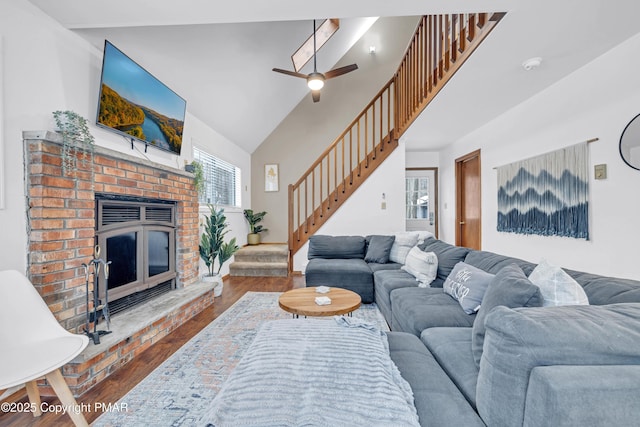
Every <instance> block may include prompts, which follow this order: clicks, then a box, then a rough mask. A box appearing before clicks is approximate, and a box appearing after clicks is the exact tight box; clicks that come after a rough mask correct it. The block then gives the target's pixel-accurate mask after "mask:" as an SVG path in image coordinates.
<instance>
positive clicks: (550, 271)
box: [529, 260, 589, 307]
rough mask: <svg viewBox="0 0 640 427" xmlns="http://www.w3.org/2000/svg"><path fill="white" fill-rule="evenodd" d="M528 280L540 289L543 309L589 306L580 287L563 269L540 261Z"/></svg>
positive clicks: (585, 295)
mask: <svg viewBox="0 0 640 427" xmlns="http://www.w3.org/2000/svg"><path fill="white" fill-rule="evenodd" d="M529 280H530V281H531V283H533V284H534V285H537V286H538V287H539V288H540V292H541V293H542V297H543V298H544V302H543V303H542V306H543V307H554V306H560V305H589V298H588V297H587V294H586V293H585V292H584V289H582V286H580V284H579V283H578V282H576V281H575V280H573V278H572V277H571V276H569V275H568V274H567V273H566V272H565V271H564V270H563V269H561V268H560V267H556V266H554V265H551V264H549V263H548V262H547V261H545V260H542V261H540V264H538V266H537V267H536V268H534V269H533V271H532V272H531V274H530V275H529Z"/></svg>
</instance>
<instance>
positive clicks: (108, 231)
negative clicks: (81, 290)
mask: <svg viewBox="0 0 640 427" xmlns="http://www.w3.org/2000/svg"><path fill="white" fill-rule="evenodd" d="M100 202H101V203H99V205H98V218H99V224H100V225H102V230H99V231H98V239H97V243H98V245H100V248H101V250H102V256H103V259H105V260H106V261H107V262H111V265H110V266H109V280H108V282H106V281H105V280H104V277H100V294H101V297H104V289H105V286H108V288H109V300H110V301H114V300H116V299H119V298H124V297H126V296H128V295H131V294H133V293H136V292H140V291H144V290H146V289H149V288H151V287H154V286H156V285H159V284H163V283H166V282H168V281H173V280H175V277H176V272H175V251H176V249H175V226H174V225H173V206H171V205H169V206H167V205H161V206H155V205H154V204H149V203H129V202H126V203H125V202H121V201H119V202H117V203H116V202H114V201H111V200H109V201H100ZM169 224H171V225H169Z"/></svg>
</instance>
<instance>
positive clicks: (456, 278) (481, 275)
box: [442, 261, 494, 314]
mask: <svg viewBox="0 0 640 427" xmlns="http://www.w3.org/2000/svg"><path fill="white" fill-rule="evenodd" d="M493 277H494V275H493V274H491V273H487V272H486V271H483V270H480V269H479V268H476V267H474V266H472V265H469V264H467V263H465V262H463V261H460V262H459V263H457V264H456V265H455V267H453V270H451V273H450V274H449V277H447V280H445V281H444V285H443V286H442V287H443V289H444V292H445V293H446V294H449V295H451V297H452V298H453V299H455V300H456V301H458V302H459V303H460V306H461V307H462V309H463V310H464V312H465V313H467V314H473V313H475V312H477V311H478V310H480V304H481V303H482V298H483V297H484V293H485V291H486V290H487V287H488V286H489V283H491V281H492V280H493Z"/></svg>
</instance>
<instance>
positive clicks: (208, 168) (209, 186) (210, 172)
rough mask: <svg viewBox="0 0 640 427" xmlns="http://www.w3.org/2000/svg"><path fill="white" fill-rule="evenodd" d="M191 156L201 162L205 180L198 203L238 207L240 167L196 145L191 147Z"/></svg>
mask: <svg viewBox="0 0 640 427" xmlns="http://www.w3.org/2000/svg"><path fill="white" fill-rule="evenodd" d="M193 158H194V160H197V161H199V162H200V163H202V166H203V169H204V178H205V181H206V188H205V191H204V193H203V194H201V195H200V200H199V201H200V203H211V204H212V205H217V206H234V207H240V206H241V202H240V194H241V185H242V180H241V179H240V168H238V167H236V166H234V165H232V164H231V163H228V162H225V161H224V160H221V159H219V158H217V157H215V156H212V155H211V154H209V153H207V152H206V151H204V150H201V149H199V148H197V147H193Z"/></svg>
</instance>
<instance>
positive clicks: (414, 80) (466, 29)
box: [289, 13, 504, 255]
mask: <svg viewBox="0 0 640 427" xmlns="http://www.w3.org/2000/svg"><path fill="white" fill-rule="evenodd" d="M503 16H504V13H493V14H491V16H490V15H489V14H487V13H463V14H449V15H428V16H423V17H422V18H421V20H420V23H419V24H418V27H417V29H416V31H415V33H414V35H413V38H412V39H411V42H410V44H409V47H408V48H407V50H406V52H405V55H404V57H403V59H402V62H401V63H400V66H399V68H398V70H397V71H396V73H395V74H394V76H393V77H392V78H391V80H390V81H389V82H388V83H387V84H386V85H385V86H384V87H383V88H382V89H381V90H380V92H378V94H377V95H376V96H375V97H374V98H373V100H372V101H371V102H370V103H369V104H368V105H367V106H366V107H365V108H364V109H363V110H362V112H361V113H360V114H359V115H358V116H357V117H356V118H355V120H353V122H351V124H350V125H349V126H347V128H346V130H345V131H344V132H342V134H341V135H340V136H338V138H336V139H335V141H333V143H332V144H331V145H330V146H329V147H328V148H327V149H326V150H325V151H324V152H323V153H322V154H321V155H320V157H318V159H317V160H316V161H315V162H314V163H313V164H312V165H311V167H310V168H309V169H307V171H306V172H305V173H304V174H303V175H302V177H301V178H300V179H299V180H298V181H297V182H296V183H295V184H292V185H289V250H290V254H291V255H293V254H294V253H295V252H297V251H298V249H300V248H301V247H302V246H303V245H304V244H305V243H306V242H307V240H308V239H309V237H310V236H312V235H313V234H314V233H315V232H316V231H317V230H318V229H319V228H320V227H321V226H322V225H323V224H324V223H325V222H326V221H327V219H329V217H331V215H333V213H335V212H336V210H337V209H338V208H339V207H340V206H341V205H342V204H343V203H344V202H345V201H346V200H347V199H348V198H349V197H350V196H351V194H353V193H354V192H355V190H356V189H357V188H358V187H359V186H360V185H361V184H362V183H363V182H364V181H365V180H366V179H367V178H368V177H369V176H370V175H371V174H372V173H373V171H374V170H375V169H376V168H377V167H378V166H379V165H380V164H381V163H382V162H383V161H384V160H385V159H386V158H387V157H388V156H389V154H391V152H392V151H393V150H394V149H395V148H396V147H398V139H399V138H400V137H401V136H402V135H403V134H404V132H405V131H406V130H407V129H408V128H409V126H411V124H412V123H413V121H414V120H415V119H416V118H417V117H418V116H419V115H420V113H421V112H422V111H423V110H424V109H425V107H426V106H427V105H428V104H429V103H430V102H431V101H432V100H433V99H434V97H435V96H436V95H437V93H438V92H439V91H440V89H442V87H443V86H444V85H445V84H446V83H447V82H448V81H449V79H450V78H451V76H453V74H454V73H455V72H456V71H457V70H458V69H459V68H460V66H461V65H462V64H463V63H464V62H465V61H466V60H467V58H468V57H469V56H470V55H471V53H472V52H473V51H474V50H475V49H476V48H477V47H478V46H479V45H480V43H481V42H482V40H484V38H485V37H486V36H487V35H488V34H489V33H490V32H491V30H492V29H493V28H494V27H495V25H496V24H497V23H498V22H499V21H500V20H501V19H502V17H503Z"/></svg>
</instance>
